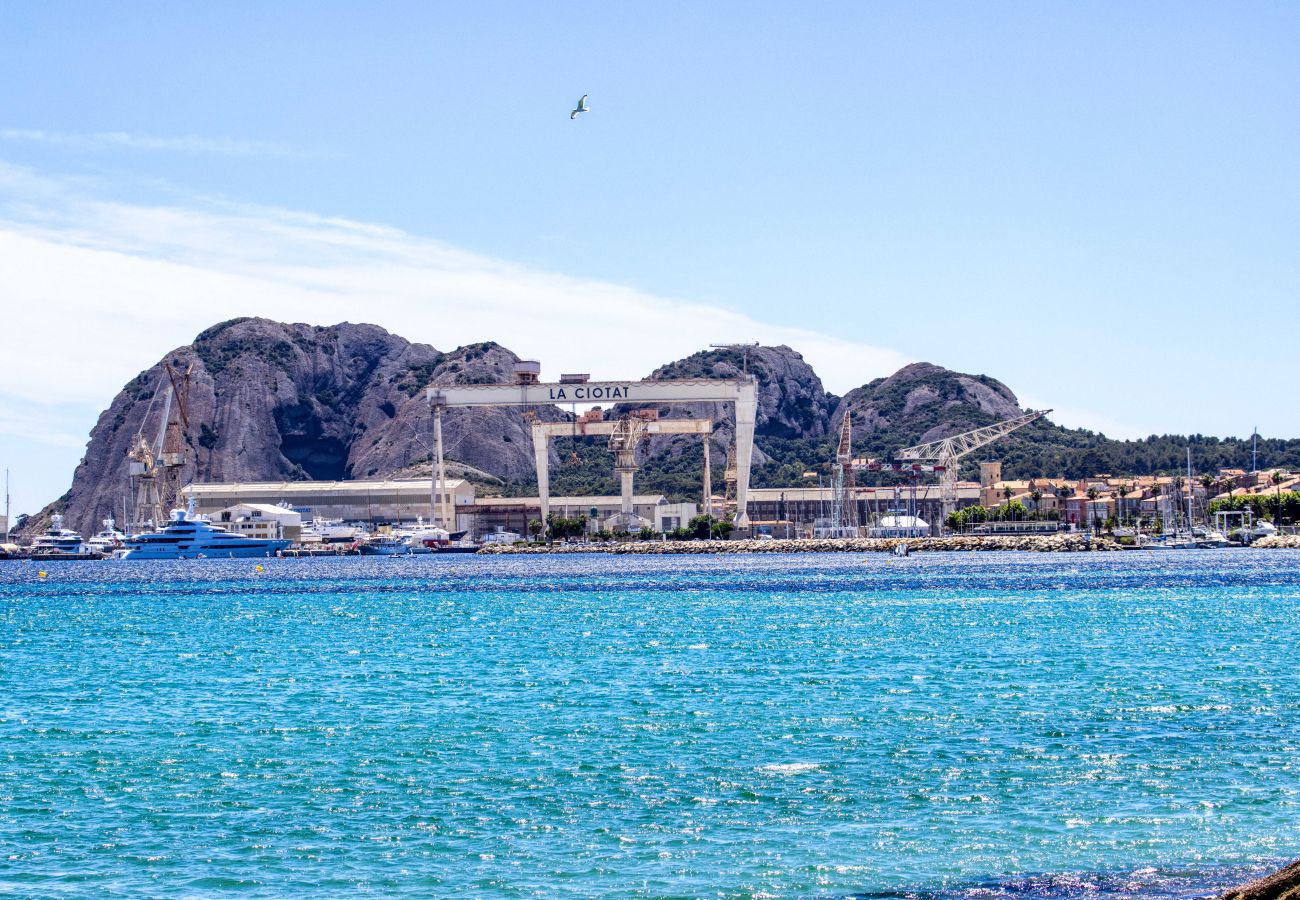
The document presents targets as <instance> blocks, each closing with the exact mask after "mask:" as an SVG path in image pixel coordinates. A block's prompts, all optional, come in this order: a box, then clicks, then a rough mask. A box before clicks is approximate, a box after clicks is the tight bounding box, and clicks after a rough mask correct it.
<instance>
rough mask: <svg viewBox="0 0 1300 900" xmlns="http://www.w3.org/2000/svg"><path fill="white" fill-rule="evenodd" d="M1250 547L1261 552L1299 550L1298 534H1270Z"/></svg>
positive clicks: (1299, 536)
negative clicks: (1257, 548)
mask: <svg viewBox="0 0 1300 900" xmlns="http://www.w3.org/2000/svg"><path fill="white" fill-rule="evenodd" d="M1250 546H1252V547H1259V548H1260V549H1263V550H1300V534H1270V535H1269V536H1268V537H1265V538H1260V539H1259V540H1257V541H1255V542H1254V543H1253V544H1251V545H1250Z"/></svg>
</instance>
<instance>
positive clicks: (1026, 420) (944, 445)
mask: <svg viewBox="0 0 1300 900" xmlns="http://www.w3.org/2000/svg"><path fill="white" fill-rule="evenodd" d="M1050 412H1051V410H1050V409H1040V410H1038V411H1037V412H1034V411H1032V410H1031V411H1030V412H1027V413H1025V414H1024V415H1023V416H1017V417H1016V418H1014V419H1007V420H1006V421H1003V422H995V423H994V424H992V425H986V426H985V427H983V428H976V429H974V430H973V431H967V432H964V433H962V434H954V435H952V436H951V437H946V438H943V439H942V440H938V441H931V442H930V443H928V444H917V445H916V446H915V447H905V448H903V449H902V450H899V451H898V452H897V453H895V454H894V458H895V459H936V460H952V459H961V458H962V457H963V456H965V455H967V454H968V453H973V452H974V451H976V450H978V449H979V448H980V447H983V446H985V445H987V444H991V443H993V442H994V441H996V440H998V439H1000V438H1004V437H1006V436H1007V435H1009V434H1010V433H1011V432H1013V431H1016V430H1018V429H1020V428H1024V427H1025V426H1026V425H1028V424H1030V423H1031V422H1036V421H1038V420H1039V419H1041V418H1042V417H1043V416H1045V415H1047V414H1048V413H1050Z"/></svg>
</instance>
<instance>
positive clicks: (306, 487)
mask: <svg viewBox="0 0 1300 900" xmlns="http://www.w3.org/2000/svg"><path fill="white" fill-rule="evenodd" d="M465 483H466V482H465V480H464V479H463V478H448V479H447V489H448V490H452V491H454V490H456V489H457V488H459V487H460V486H461V485H463V484H465ZM431 487H432V482H431V480H430V479H428V478H411V479H407V478H403V479H399V480H393V481H237V482H223V483H220V484H218V483H215V482H214V483H197V484H187V485H186V486H185V487H184V488H182V489H181V490H182V492H183V493H191V492H192V493H195V494H199V495H202V496H209V497H211V496H215V495H220V494H233V495H239V494H247V493H255V492H266V493H269V492H272V491H274V492H278V493H281V494H319V493H323V492H326V491H329V492H332V493H354V494H364V493H366V492H367V491H394V490H396V491H400V490H404V489H412V490H415V489H419V490H421V491H428V490H429V489H430V488H431Z"/></svg>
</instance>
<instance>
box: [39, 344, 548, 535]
mask: <svg viewBox="0 0 1300 900" xmlns="http://www.w3.org/2000/svg"><path fill="white" fill-rule="evenodd" d="M515 361H516V357H515V355H514V354H513V353H511V352H510V351H509V350H506V349H505V348H503V347H500V346H498V345H496V344H492V343H486V344H474V345H471V346H467V347H461V348H459V349H457V350H455V351H452V352H447V353H443V352H440V351H438V350H436V349H434V348H433V347H430V346H428V345H426V344H413V343H411V342H409V341H407V340H405V339H403V338H401V337H398V336H396V335H393V334H390V333H388V332H387V331H385V330H384V329H382V328H379V327H378V326H375V325H353V324H349V323H344V324H341V325H334V326H331V327H328V328H323V327H314V326H310V325H287V324H283V323H279V322H270V321H267V320H265V319H237V320H234V321H230V322H224V323H222V324H220V325H216V326H214V327H212V328H210V329H208V330H207V331H205V332H203V333H202V334H200V335H199V336H198V338H197V339H196V340H195V341H194V343H193V344H191V345H189V346H187V347H179V348H177V349H176V350H174V351H172V352H171V353H169V354H167V355H166V357H164V359H163V360H161V361H159V363H158V364H157V365H155V366H153V367H152V368H150V369H147V370H145V371H144V372H141V373H140V374H139V375H138V376H136V378H134V379H133V380H132V381H131V382H130V383H128V384H127V385H126V387H125V388H123V390H122V392H121V393H119V394H118V395H117V397H116V398H115V399H114V400H113V403H112V405H111V406H110V407H109V408H108V409H107V410H105V411H104V413H103V414H102V415H101V416H100V417H99V421H98V422H97V423H96V425H95V427H94V429H93V430H92V431H91V435H90V443H89V445H88V446H87V449H86V455H85V458H84V459H83V460H82V462H81V464H80V465H79V466H78V467H77V470H76V472H75V474H74V476H73V482H72V488H71V490H70V491H69V492H68V493H67V494H66V495H65V496H64V497H63V498H60V501H59V502H58V503H57V504H52V505H51V507H48V508H47V509H46V510H43V511H42V515H40V516H34V517H33V520H32V521H31V522H30V523H29V525H28V529H27V531H28V533H30V532H31V531H32V530H34V529H35V528H38V527H42V523H43V521H44V520H45V519H46V518H47V517H48V514H49V513H50V512H52V511H54V510H55V507H58V508H60V509H62V510H63V511H64V512H65V514H66V517H67V523H68V527H71V528H74V529H77V530H78V531H81V532H82V533H93V532H94V531H95V530H97V529H98V527H99V521H100V519H102V518H104V517H107V516H109V515H113V514H114V513H115V512H116V514H117V517H118V518H119V519H120V518H121V508H122V499H123V497H124V496H126V494H127V492H128V475H127V469H128V466H127V453H128V451H129V450H130V448H131V446H132V444H133V443H134V441H135V437H136V435H137V433H143V434H144V435H146V436H147V437H148V438H149V439H150V440H151V441H152V440H154V439H155V437H156V435H157V433H158V430H159V427H160V424H161V421H162V416H163V407H164V386H165V385H166V384H167V383H168V381H167V374H166V370H165V368H164V366H165V363H167V362H171V363H172V365H173V367H174V368H176V369H178V370H180V371H184V370H185V369H186V368H191V375H190V387H189V402H188V404H187V407H188V409H187V412H188V415H189V423H190V427H189V429H188V438H187V439H188V443H189V445H190V446H189V452H190V459H191V462H190V465H189V466H188V467H187V469H186V471H185V473H184V477H185V480H186V481H189V480H201V481H225V482H235V481H274V480H281V479H290V480H293V479H342V478H376V477H386V476H389V475H392V474H394V473H396V472H398V471H399V470H401V469H403V468H404V467H407V466H410V465H411V464H413V463H417V462H418V461H420V460H422V459H426V458H428V457H429V456H430V455H431V453H432V444H433V429H432V417H431V413H430V410H429V408H428V405H427V404H426V403H425V400H424V392H423V388H424V387H425V386H426V385H428V384H430V383H432V382H441V383H485V382H493V381H508V380H509V378H510V368H511V365H512V364H513V363H514V362H515ZM443 438H444V443H445V446H446V448H447V455H448V456H449V457H451V458H453V459H457V460H460V461H463V462H465V463H468V464H469V465H471V466H473V467H476V468H478V469H482V470H485V471H487V472H490V473H492V474H493V475H497V476H499V477H502V478H505V479H519V478H524V479H526V478H529V477H531V476H532V469H533V464H532V443H531V439H530V435H529V431H528V426H527V423H526V422H525V421H524V418H523V415H522V414H521V413H520V412H519V411H517V410H457V411H452V412H449V413H448V414H447V415H446V416H445V418H444V427H443Z"/></svg>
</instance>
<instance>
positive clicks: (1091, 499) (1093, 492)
mask: <svg viewBox="0 0 1300 900" xmlns="http://www.w3.org/2000/svg"><path fill="white" fill-rule="evenodd" d="M1100 493H1101V492H1100V491H1098V490H1097V489H1096V488H1095V487H1090V488H1088V512H1089V513H1091V514H1092V518H1093V522H1092V530H1093V531H1094V532H1095V531H1096V530H1097V521H1096V520H1097V518H1098V516H1097V513H1096V511H1095V510H1094V509H1093V506H1092V504H1093V503H1095V502H1096V501H1097V497H1098V496H1099V495H1100Z"/></svg>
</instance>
